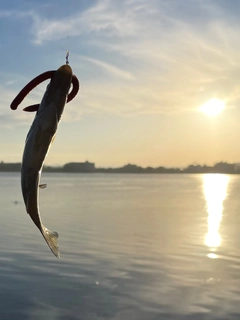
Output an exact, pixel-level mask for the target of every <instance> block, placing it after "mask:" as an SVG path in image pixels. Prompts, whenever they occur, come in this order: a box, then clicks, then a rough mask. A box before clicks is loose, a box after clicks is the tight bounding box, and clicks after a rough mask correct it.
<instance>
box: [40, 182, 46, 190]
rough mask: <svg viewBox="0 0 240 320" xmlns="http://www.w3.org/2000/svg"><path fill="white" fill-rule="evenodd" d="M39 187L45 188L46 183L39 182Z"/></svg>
mask: <svg viewBox="0 0 240 320" xmlns="http://www.w3.org/2000/svg"><path fill="white" fill-rule="evenodd" d="M39 188H40V189H45V188H47V184H46V183H43V184H40V185H39Z"/></svg>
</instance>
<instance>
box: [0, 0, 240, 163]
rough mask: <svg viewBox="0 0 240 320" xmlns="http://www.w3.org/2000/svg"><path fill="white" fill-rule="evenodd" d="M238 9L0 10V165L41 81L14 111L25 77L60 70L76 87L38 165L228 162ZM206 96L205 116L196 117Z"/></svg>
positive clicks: (236, 82) (239, 85)
mask: <svg viewBox="0 0 240 320" xmlns="http://www.w3.org/2000/svg"><path fill="white" fill-rule="evenodd" d="M239 12H240V1H238V0H231V1H229V0H188V1H185V0H121V1H119V0H99V1H97V0H64V1H63V0H58V1H50V0H21V1H18V0H11V1H9V0H2V1H1V4H0V36H1V37H0V46H1V55H2V63H1V69H0V93H1V94H0V121H1V122H0V146H1V156H0V160H3V161H5V162H20V161H21V157H22V152H23V148H24V143H25V138H26V135H27V132H28V130H29V127H30V125H31V123H32V121H33V117H34V114H32V113H26V112H23V111H22V109H23V108H24V107H25V106H27V105H29V104H33V103H38V102H40V101H41V98H42V95H43V93H44V90H45V87H46V85H47V82H45V83H44V84H43V85H41V86H39V88H36V89H35V90H34V91H32V92H31V93H30V94H29V95H28V97H27V98H26V99H25V100H24V101H23V103H22V104H21V105H20V106H19V108H18V109H17V110H16V111H12V110H10V107H9V106H10V103H11V101H12V100H13V99H14V97H15V96H16V95H17V94H18V92H19V91H20V90H21V89H22V87H23V86H24V85H25V84H26V83H28V82H29V81H30V80H31V79H32V78H34V77H35V76H37V75H38V74H40V73H42V72H45V71H47V70H53V69H57V68H58V67H59V66H61V65H62V64H64V63H65V55H66V50H69V51H70V57H69V61H70V65H71V67H72V69H73V72H74V74H76V75H77V77H78V79H79V81H80V84H81V89H80V92H79V94H78V96H77V97H76V98H75V99H74V100H73V101H72V102H70V103H69V104H67V105H66V107H65V111H64V114H63V117H62V121H61V123H60V125H59V129H58V133H57V136H56V139H55V141H54V143H53V146H52V148H51V149H50V152H49V155H48V157H47V159H46V161H45V163H46V164H48V165H61V164H64V163H66V162H70V161H76V162H78V161H79V162H81V161H86V160H88V161H92V162H95V164H96V166H97V167H100V166H104V167H107V166H112V167H116V166H122V165H124V164H127V163H134V164H138V165H141V166H154V167H155V166H160V165H164V166H186V165H188V164H191V163H199V164H204V163H205V164H209V165H211V164H213V163H215V162H218V161H228V162H240V146H239V141H240V125H239V123H240V42H239V33H240V20H239ZM212 98H218V99H222V100H224V101H225V103H226V108H225V110H224V111H223V112H222V113H221V114H219V115H218V116H216V117H208V116H206V115H205V114H202V113H201V112H199V110H198V108H199V107H200V106H201V105H202V104H203V103H205V102H206V101H208V100H210V99H212Z"/></svg>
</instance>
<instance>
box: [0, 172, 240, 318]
mask: <svg viewBox="0 0 240 320" xmlns="http://www.w3.org/2000/svg"><path fill="white" fill-rule="evenodd" d="M41 182H42V183H47V184H48V186H47V188H46V189H43V190H40V211H41V217H42V220H43V223H44V225H45V226H46V227H47V228H49V229H51V230H56V231H58V233H59V235H60V238H59V244H60V251H61V258H60V259H57V258H56V257H55V256H54V255H53V254H52V253H51V251H50V250H49V248H48V246H47V244H46V243H45V241H44V239H43V238H42V236H41V234H40V232H39V231H38V229H37V228H36V227H35V225H34V224H33V222H32V221H31V219H30V217H29V216H28V215H27V214H26V212H25V208H24V204H23V200H22V195H21V189H20V175H19V174H17V173H0V205H1V211H0V217H1V229H0V230H1V233H0V319H1V320H2V319H3V320H8V319H18V320H23V319H24V320H30V319H34V320H43V319H44V320H63V319H67V320H76V319H79V320H80V319H82V320H95V319H101V320H103V319H114V320H122V319H124V320H143V319H144V320H145V319H146V320H158V319H168V320H169V319H173V320H178V319H180V320H183V319H187V320H190V319H191V320H202V319H222V320H227V319H239V318H240V176H238V175H218V174H215V175H214V174H206V175H167V174H166V175H164V174H162V175H134V174H129V175H124V174H119V175H115V174H57V173H53V174H50V173H43V175H42V179H41Z"/></svg>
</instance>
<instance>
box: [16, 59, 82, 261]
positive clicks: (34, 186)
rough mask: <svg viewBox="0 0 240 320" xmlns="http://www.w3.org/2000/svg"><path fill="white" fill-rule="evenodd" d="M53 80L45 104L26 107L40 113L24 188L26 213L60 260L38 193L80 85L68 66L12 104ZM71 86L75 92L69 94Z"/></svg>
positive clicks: (29, 144) (26, 158) (28, 149)
mask: <svg viewBox="0 0 240 320" xmlns="http://www.w3.org/2000/svg"><path fill="white" fill-rule="evenodd" d="M49 78H51V81H50V83H49V85H48V86H47V89H46V92H45V94H44V96H43V98H42V101H41V103H40V105H39V104H37V105H33V106H29V107H27V108H25V109H24V110H25V111H37V113H36V116H35V118H34V121H33V123H32V126H31V128H30V130H29V132H28V134H27V138H26V143H25V148H24V152H23V157H22V167H21V185H22V194H23V199H24V203H25V206H26V211H27V213H28V214H29V215H30V217H31V219H32V220H33V222H34V223H35V225H36V226H37V227H38V229H39V230H40V232H41V233H42V235H43V237H44V239H45V240H46V242H47V244H48V245H49V247H50V249H51V250H52V252H53V253H54V254H55V256H56V257H60V254H59V247H58V241H57V239H58V233H57V232H54V231H50V230H48V229H47V228H46V227H44V225H43V224H42V221H41V217H40V212H39V205H38V196H39V195H38V192H39V186H40V187H41V188H44V187H46V185H39V181H40V177H41V171H42V167H43V163H44V160H45V157H46V155H47V153H48V151H49V148H50V146H51V143H52V142H53V139H54V137H55V135H56V132H57V128H58V123H59V121H60V118H61V115H62V113H63V109H64V106H65V103H66V102H69V101H71V100H72V99H73V98H74V97H75V96H76V94H77V92H78V90H79V82H78V79H77V77H76V76H74V75H73V74H72V69H71V67H70V66H69V65H68V64H66V65H63V66H61V67H60V68H59V69H58V70H57V71H47V72H45V73H43V74H41V75H39V76H38V77H36V78H34V79H33V80H32V81H30V82H29V83H28V84H27V85H26V86H25V87H24V88H23V89H22V90H21V91H20V93H19V94H18V95H17V97H16V98H15V99H14V100H13V102H12V103H11V109H13V110H15V109H17V107H18V105H19V104H20V103H21V102H22V100H23V99H24V97H25V96H26V95H27V94H28V93H29V92H30V91H31V90H32V89H33V88H34V87H36V86H37V85H38V84H39V83H41V82H42V81H44V80H46V79H49ZM71 84H72V90H71V92H70V93H69V95H68V91H69V89H70V86H71Z"/></svg>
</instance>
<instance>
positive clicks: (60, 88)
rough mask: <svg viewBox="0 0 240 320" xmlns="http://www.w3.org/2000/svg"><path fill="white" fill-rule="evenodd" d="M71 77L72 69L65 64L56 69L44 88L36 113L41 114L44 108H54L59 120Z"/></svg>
mask: <svg viewBox="0 0 240 320" xmlns="http://www.w3.org/2000/svg"><path fill="white" fill-rule="evenodd" d="M72 75H73V73H72V69H71V67H70V66H69V65H67V64H65V65H62V66H61V67H60V68H58V69H57V71H56V72H55V74H54V75H53V77H52V79H51V81H50V83H49V84H48V86H47V88H46V92H45V94H44V96H43V99H42V101H41V104H40V107H39V110H38V113H41V112H43V111H44V110H45V109H46V108H48V109H49V108H54V109H56V114H57V117H58V119H60V117H61V114H62V112H63V109H64V106H65V103H66V99H67V96H68V92H69V89H70V86H71V82H72Z"/></svg>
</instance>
